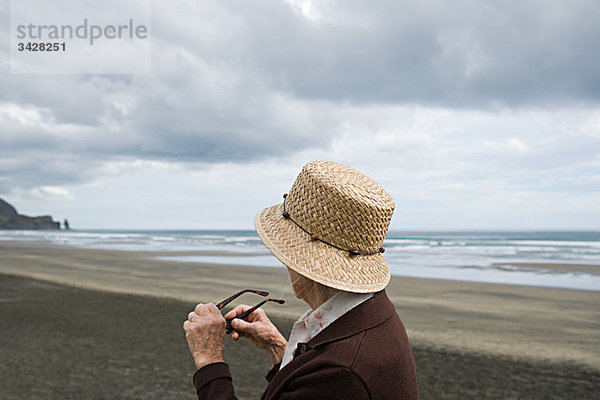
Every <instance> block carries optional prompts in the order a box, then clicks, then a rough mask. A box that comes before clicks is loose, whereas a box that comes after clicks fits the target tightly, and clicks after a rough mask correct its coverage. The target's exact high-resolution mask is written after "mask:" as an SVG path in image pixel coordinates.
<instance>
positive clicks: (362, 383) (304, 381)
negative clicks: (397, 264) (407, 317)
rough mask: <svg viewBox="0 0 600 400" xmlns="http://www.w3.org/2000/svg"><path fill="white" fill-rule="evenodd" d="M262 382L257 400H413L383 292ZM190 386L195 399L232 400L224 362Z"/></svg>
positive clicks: (405, 347) (409, 372) (403, 347)
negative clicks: (194, 393)
mask: <svg viewBox="0 0 600 400" xmlns="http://www.w3.org/2000/svg"><path fill="white" fill-rule="evenodd" d="M267 380H268V381H269V385H268V386H267V389H266V390H265V392H264V393H263V396H262V399H263V400H274V399H279V400H308V399H310V400H320V399H323V400H334V399H357V400H361V399H377V400H383V399H396V400H416V399H417V377H416V373H415V365H414V361H413V356H412V352H411V350H410V345H409V343H408V337H407V336H406V331H405V329H404V325H403V324H402V321H400V318H399V317H398V314H396V310H395V308H394V305H393V304H392V303H391V302H390V300H389V299H388V297H387V295H386V294H385V291H381V292H378V293H375V295H374V296H373V297H372V298H370V299H369V300H367V301H365V302H364V303H362V304H360V305H359V306H357V307H356V308H354V309H352V310H350V311H349V312H347V313H346V314H344V315H343V316H341V317H340V318H339V319H337V320H336V321H334V322H333V323H332V324H331V325H329V326H328V327H327V328H325V329H324V330H323V331H322V332H321V333H319V334H318V335H317V336H315V337H314V338H313V339H312V340H310V341H309V342H308V343H300V344H298V347H297V348H296V351H295V353H294V359H293V360H292V361H291V362H290V363H289V364H287V365H286V366H285V367H284V368H283V369H281V371H279V364H278V365H276V366H275V367H273V369H272V370H271V371H269V373H268V374H267ZM194 386H195V387H196V391H197V393H198V398H199V399H201V400H203V399H206V400H225V399H228V400H231V399H236V397H235V394H234V390H233V384H232V381H231V374H230V373H229V367H228V366H227V364H225V363H215V364H210V365H207V366H205V367H204V368H202V369H200V370H198V371H197V372H196V374H195V375H194Z"/></svg>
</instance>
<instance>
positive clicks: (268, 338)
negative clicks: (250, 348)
mask: <svg viewBox="0 0 600 400" xmlns="http://www.w3.org/2000/svg"><path fill="white" fill-rule="evenodd" d="M249 308H251V307H250V306H247V305H239V306H237V307H236V308H234V309H233V310H231V311H229V312H228V313H227V314H226V315H225V318H226V319H229V318H233V317H234V316H236V315H238V314H239V313H242V312H244V311H246V310H248V309H249ZM231 326H232V327H233V329H234V330H233V332H231V338H232V339H233V340H235V341H237V340H238V339H239V338H240V337H247V338H248V339H250V340H251V341H252V343H254V345H255V346H256V347H258V348H260V349H263V350H265V351H266V352H267V356H268V357H269V360H270V361H271V363H272V364H273V365H275V364H277V363H279V362H281V360H282V359H283V354H284V353H285V348H286V347H287V340H285V338H284V337H283V336H282V335H281V333H279V331H278V330H277V328H276V327H275V325H273V323H272V322H271V321H270V320H269V318H268V317H267V314H265V311H264V310H263V309H262V308H259V309H258V310H256V311H254V312H253V313H251V314H250V315H248V316H247V317H246V320H245V321H244V320H241V319H239V318H236V319H234V320H232V321H231Z"/></svg>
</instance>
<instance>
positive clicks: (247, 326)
mask: <svg viewBox="0 0 600 400" xmlns="http://www.w3.org/2000/svg"><path fill="white" fill-rule="evenodd" d="M231 326H232V327H233V329H235V330H236V331H239V332H245V333H249V334H255V333H256V326H255V325H254V324H251V323H250V322H246V321H244V320H242V319H239V318H236V319H234V320H233V321H231Z"/></svg>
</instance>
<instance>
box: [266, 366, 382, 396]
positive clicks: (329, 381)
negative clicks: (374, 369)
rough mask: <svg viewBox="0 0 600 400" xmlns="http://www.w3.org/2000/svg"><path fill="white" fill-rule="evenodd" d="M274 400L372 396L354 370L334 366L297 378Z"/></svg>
mask: <svg viewBox="0 0 600 400" xmlns="http://www.w3.org/2000/svg"><path fill="white" fill-rule="evenodd" d="M267 398H270V397H267ZM273 399H277V400H306V399H311V400H331V399H336V400H370V399H371V395H370V393H369V391H368V389H367V387H366V386H365V383H364V382H363V380H362V379H361V378H360V377H359V376H357V375H356V374H355V373H354V372H353V371H352V370H350V369H349V368H346V367H338V366H332V367H327V368H320V369H318V370H316V371H314V372H312V373H309V374H306V375H302V376H299V377H297V378H296V379H294V380H292V381H291V382H290V383H289V384H288V385H287V386H286V388H285V389H284V390H283V391H282V392H281V393H280V394H279V395H278V396H277V397H273Z"/></svg>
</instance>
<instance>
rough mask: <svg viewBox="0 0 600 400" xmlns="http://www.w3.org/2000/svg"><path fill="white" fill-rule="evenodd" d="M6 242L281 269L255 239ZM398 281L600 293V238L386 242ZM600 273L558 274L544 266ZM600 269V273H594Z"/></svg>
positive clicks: (466, 235) (394, 235)
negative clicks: (445, 281)
mask: <svg viewBox="0 0 600 400" xmlns="http://www.w3.org/2000/svg"><path fill="white" fill-rule="evenodd" d="M0 240H20V241H47V242H51V243H55V244H63V245H71V246H77V247H84V248H100V249H115V250H129V251H160V252H175V251H177V252H180V251H213V252H222V253H225V254H227V253H230V254H240V253H241V254H243V255H244V256H242V257H239V256H236V257H228V256H227V255H223V256H198V255H193V256H181V255H173V256H168V255H166V256H163V257H162V258H165V259H168V260H174V261H181V262H208V263H217V264H224V265H226V264H229V265H231V264H236V265H253V266H267V267H282V264H281V263H280V262H279V261H278V260H277V259H276V258H275V257H273V256H271V255H270V253H269V252H268V250H267V249H266V248H265V247H264V245H263V244H262V242H261V241H260V239H259V238H258V236H257V235H256V233H255V232H254V231H218V230H215V231H211V230H202V231H192V230H177V231H175V230H170V231H167V230H156V231H153V230H115V231H109V230H72V231H0ZM384 246H385V248H386V252H385V258H386V259H387V261H388V264H389V266H390V270H391V272H392V275H396V276H410V277H419V278H438V279H454V280H465V281H476V282H489V283H502V284H518V285H533V286H550V287H563V288H572V289H581V290H600V231H597V232H566V231H565V232H550V231H546V232H405V231H390V232H389V234H388V237H387V238H386V240H385V242H384ZM528 263H529V264H586V265H594V266H598V267H592V268H588V269H587V271H586V272H583V271H579V272H578V271H577V269H573V270H569V269H568V268H567V269H563V271H556V270H554V269H550V268H546V267H544V266H543V265H530V266H523V265H520V264H528ZM596 268H597V270H596Z"/></svg>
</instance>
